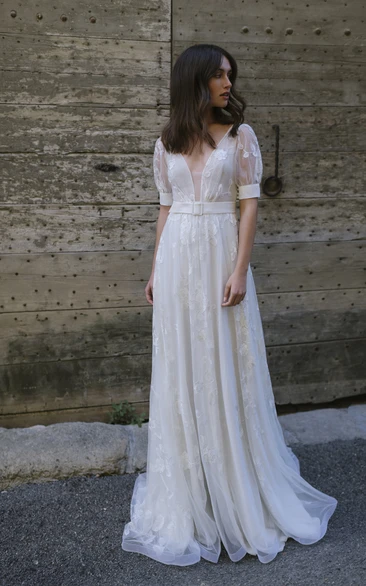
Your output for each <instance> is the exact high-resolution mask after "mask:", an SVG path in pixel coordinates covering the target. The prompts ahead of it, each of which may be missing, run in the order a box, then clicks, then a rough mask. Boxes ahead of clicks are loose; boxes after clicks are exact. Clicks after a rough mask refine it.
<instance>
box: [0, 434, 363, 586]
mask: <svg viewBox="0 0 366 586" xmlns="http://www.w3.org/2000/svg"><path fill="white" fill-rule="evenodd" d="M293 450H294V452H295V453H296V455H297V456H298V457H299V459H300V465H301V474H302V476H303V477H304V478H305V479H306V480H307V481H308V482H310V483H311V484H313V486H315V487H316V488H318V489H319V490H322V491H323V492H326V493H327V494H330V495H332V496H334V497H335V498H336V499H338V507H337V509H336V511H335V513H334V515H333V516H332V517H331V519H330V521H329V526H328V531H327V533H326V535H325V536H324V537H323V539H322V540H320V541H319V542H318V543H316V544H313V545H301V544H299V543H297V542H296V541H294V540H293V539H289V540H288V541H287V543H286V545H285V549H284V551H283V552H280V553H279V554H278V555H277V557H276V558H275V559H274V560H273V561H272V562H270V563H268V564H261V563H260V562H259V560H258V558H257V557H256V556H251V555H246V556H245V557H244V558H243V559H242V560H240V561H239V562H237V563H234V562H232V561H231V560H230V559H229V557H228V555H227V553H226V551H225V549H224V547H223V546H222V552H221V556H220V558H219V561H218V563H217V564H213V563H210V562H208V561H206V560H203V559H201V561H200V562H198V563H197V564H194V565H192V566H187V567H176V566H168V565H165V564H162V563H159V562H156V561H154V560H151V559H150V558H148V557H146V556H143V555H141V554H137V553H130V552H125V551H123V550H122V548H121V539H122V531H123V527H124V524H125V523H126V522H127V521H128V520H129V507H130V499H131V495H132V489H133V485H134V481H135V478H136V474H123V475H113V476H99V477H98V476H89V477H87V476H79V477H74V478H70V479H68V480H57V481H49V482H44V483H40V484H35V483H32V484H22V485H21V486H16V487H14V488H9V489H7V490H3V491H1V492H0V518H1V528H0V584H1V586H23V585H24V586H127V585H134V586H145V585H146V586H186V585H187V586H188V585H189V586H223V585H225V586H244V585H245V586H322V585H326V586H331V585H332V586H333V585H334V586H364V585H365V584H366V559H365V557H366V547H365V546H366V535H365V533H366V532H365V526H366V518H365V480H366V458H365V454H366V440H364V439H361V438H358V439H355V440H347V441H346V440H337V441H332V442H327V443H321V444H310V445H303V444H297V445H296V446H294V447H293Z"/></svg>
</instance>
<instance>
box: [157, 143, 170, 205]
mask: <svg viewBox="0 0 366 586" xmlns="http://www.w3.org/2000/svg"><path fill="white" fill-rule="evenodd" d="M153 168H154V180H155V185H156V188H157V190H158V192H159V201H160V204H161V205H164V206H170V205H172V203H173V194H172V188H171V185H170V182H169V179H168V168H167V164H166V159H165V148H164V145H163V143H162V140H161V138H160V137H159V138H158V139H157V141H156V143H155V149H154V158H153Z"/></svg>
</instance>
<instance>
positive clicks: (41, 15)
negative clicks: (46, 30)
mask: <svg viewBox="0 0 366 586" xmlns="http://www.w3.org/2000/svg"><path fill="white" fill-rule="evenodd" d="M36 18H37V20H42V18H43V14H41V13H40V12H37V14H36Z"/></svg>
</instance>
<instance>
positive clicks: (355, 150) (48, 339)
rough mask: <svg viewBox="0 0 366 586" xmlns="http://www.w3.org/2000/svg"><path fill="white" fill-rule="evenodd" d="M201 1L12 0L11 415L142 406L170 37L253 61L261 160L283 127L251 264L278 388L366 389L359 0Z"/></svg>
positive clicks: (7, 366)
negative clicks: (155, 161)
mask: <svg viewBox="0 0 366 586" xmlns="http://www.w3.org/2000/svg"><path fill="white" fill-rule="evenodd" d="M196 6H197V5H196V4H195V3H194V2H193V1H192V0H189V1H185V2H184V3H183V1H182V0H179V1H176V0H174V2H173V5H172V8H171V4H170V0H155V1H154V0H149V1H147V0H135V1H134V2H132V0H129V1H125V0H114V1H112V2H111V3H108V5H102V4H100V3H97V2H93V1H92V2H88V3H86V2H83V1H81V0H79V1H78V2H77V3H76V5H75V4H74V3H72V2H70V1H67V2H64V3H62V6H61V5H57V4H56V5H55V4H53V5H52V6H51V5H50V4H49V3H48V2H46V1H45V0H39V1H38V2H37V3H35V2H29V3H27V4H24V3H23V4H22V3H20V2H15V3H14V2H10V1H9V0H3V2H2V4H1V15H2V24H1V27H2V33H1V41H2V49H3V50H2V51H1V52H0V71H1V78H2V83H1V85H0V92H1V95H0V128H1V133H0V136H1V139H0V165H1V182H0V185H1V190H0V235H1V245H0V251H1V254H0V312H1V314H0V425H1V426H14V425H15V426H23V425H25V426H28V425H34V424H37V423H42V424H48V423H54V422H60V421H73V420H79V421H94V420H100V421H103V420H107V413H108V412H109V411H110V405H111V403H112V402H119V401H121V400H123V399H128V400H130V401H132V402H134V403H135V404H136V405H137V407H138V409H139V410H144V411H147V409H148V397H149V384H150V369H151V307H150V306H149V305H148V304H147V303H146V300H145V297H144V287H145V285H146V282H147V279H148V276H149V274H150V269H151V260H152V251H153V246H154V239H155V222H156V218H157V213H158V197H157V193H156V189H155V187H154V184H153V176H152V152H153V144H154V141H155V139H156V137H157V136H158V134H159V132H160V129H161V127H162V126H163V124H164V123H165V120H166V119H167V116H168V115H169V74H170V67H171V51H172V53H173V57H174V58H175V57H176V56H177V55H178V54H179V53H180V52H181V50H182V49H183V48H185V47H186V46H188V45H190V44H192V43H194V42H206V41H207V42H213V41H214V42H215V43H217V44H222V46H224V47H226V48H227V49H228V50H229V51H231V52H232V53H233V54H234V56H235V57H236V58H237V59H238V63H239V68H240V73H241V77H240V83H239V87H240V89H241V90H242V92H243V94H244V95H245V97H246V99H247V101H248V103H249V107H248V110H247V113H248V114H247V122H248V123H250V124H252V126H253V128H254V129H255V130H256V132H257V135H258V137H259V140H260V143H261V147H262V152H263V159H264V164H265V176H268V175H270V174H272V172H273V168H274V134H273V130H272V124H274V123H277V124H279V125H280V130H281V143H280V148H281V152H280V176H281V177H282V178H283V180H284V191H283V192H282V193H281V195H280V196H278V197H277V198H275V199H273V200H272V199H270V198H267V197H265V196H263V197H262V199H261V201H260V214H259V224H258V231H257V238H256V245H255V250H254V255H253V262H252V267H253V269H254V275H255V280H256V285H257V291H258V297H259V302H260V306H261V312H262V317H263V325H264V329H265V336H266V343H267V350H268V357H269V363H270V364H269V365H270V370H271V374H272V379H273V384H274V391H275V396H276V401H277V403H278V404H285V403H290V402H292V403H305V402H314V403H318V402H322V401H332V400H333V399H334V398H337V397H347V396H352V395H354V394H360V393H363V392H365V366H364V360H363V355H364V351H365V339H366V335H365V305H366V302H365V295H364V293H365V280H366V279H365V266H366V265H365V240H366V236H365V219H364V211H365V177H364V175H365V174H364V172H363V169H362V166H363V164H364V160H365V141H364V134H365V133H364V130H363V128H362V126H363V125H364V119H365V108H364V106H365V104H364V100H365V92H364V88H363V87H362V80H364V79H365V76H364V62H365V57H364V52H363V51H364V49H363V44H364V37H363V36H362V35H363V26H364V25H363V24H362V23H361V20H362V18H361V7H360V5H359V4H358V3H357V2H355V0H352V1H351V2H348V6H345V5H344V4H343V3H341V2H339V1H337V0H335V1H334V2H332V7H331V8H330V6H329V4H327V3H323V2H321V3H316V4H315V2H314V3H312V4H309V5H305V4H304V5H303V4H301V3H300V2H296V4H294V5H292V6H288V4H285V3H283V2H278V0H276V2H273V3H270V4H268V3H267V2H264V0H261V1H258V2H255V0H245V2H241V3H238V2H236V1H234V0H228V1H227V2H225V3H219V2H216V0H215V2H214V1H213V0H205V2H204V3H203V4H202V3H201V5H200V10H199V12H198V11H197V10H196ZM171 10H172V11H173V20H172V23H171ZM245 27H247V32H245ZM267 27H270V29H271V31H268V32H267V31H266V28H267ZM317 28H319V29H320V32H316V29H317ZM289 29H292V33H291V32H290V30H289ZM348 30H349V31H350V34H348V32H347V31H348Z"/></svg>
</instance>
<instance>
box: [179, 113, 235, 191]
mask: <svg viewBox="0 0 366 586" xmlns="http://www.w3.org/2000/svg"><path fill="white" fill-rule="evenodd" d="M233 126H234V124H232V125H231V126H230V127H229V128H228V129H227V131H226V132H225V134H224V136H222V137H221V138H220V140H219V142H218V143H217V145H216V148H215V149H212V151H211V152H210V154H209V156H208V159H207V161H206V163H205V164H204V166H203V169H202V171H199V173H201V195H202V178H203V173H204V172H205V169H206V167H207V165H208V162H209V160H210V159H211V157H212V155H213V153H214V152H215V151H217V149H218V148H219V146H220V144H221V143H222V141H223V140H224V138H226V137H227V135H228V134H229V132H230V130H231V129H232V127H233ZM179 155H180V156H181V157H182V159H183V161H184V163H185V165H186V167H187V170H188V172H189V175H190V178H191V183H192V187H193V193H194V192H195V189H194V181H193V175H192V171H191V170H190V168H189V166H188V163H187V161H186V159H185V158H184V156H183V155H182V153H179Z"/></svg>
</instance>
